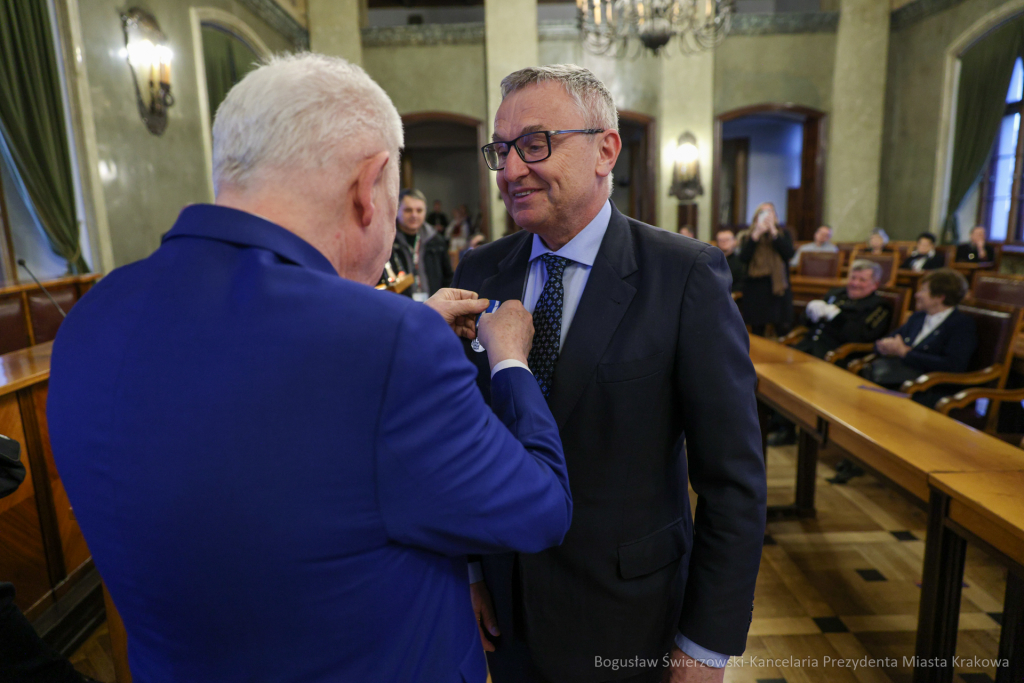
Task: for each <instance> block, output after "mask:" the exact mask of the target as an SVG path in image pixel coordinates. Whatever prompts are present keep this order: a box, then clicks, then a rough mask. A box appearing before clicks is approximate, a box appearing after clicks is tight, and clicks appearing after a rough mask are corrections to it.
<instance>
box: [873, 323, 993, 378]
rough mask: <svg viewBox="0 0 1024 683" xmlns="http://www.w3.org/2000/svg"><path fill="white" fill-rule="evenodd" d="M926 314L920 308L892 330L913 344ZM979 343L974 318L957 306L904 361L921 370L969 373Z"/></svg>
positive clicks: (894, 334) (905, 341) (895, 334)
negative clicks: (896, 328)
mask: <svg viewBox="0 0 1024 683" xmlns="http://www.w3.org/2000/svg"><path fill="white" fill-rule="evenodd" d="M926 316H927V314H926V313H925V312H924V311H917V312H916V313H914V314H913V315H912V316H910V318H909V319H908V320H907V322H905V323H904V324H903V325H901V326H900V328H899V329H898V330H896V331H895V332H894V333H893V336H897V335H898V336H900V337H902V338H903V342H904V343H905V344H908V345H911V344H913V343H914V340H915V339H917V335H919V334H920V333H921V328H922V327H924V319H925V317H926ZM977 345H978V335H977V332H976V331H975V325H974V318H972V317H971V316H969V315H967V314H966V313H961V312H960V311H959V310H957V309H953V312H952V313H950V314H949V317H948V318H946V319H945V320H944V321H942V324H941V325H939V326H938V327H936V328H935V329H934V330H932V332H931V334H929V335H928V336H927V337H925V338H924V339H923V340H921V343H920V344H918V345H917V346H915V347H914V348H912V349H911V350H910V351H908V352H907V355H906V356H904V358H903V363H904V364H905V365H907V366H909V367H911V368H913V369H915V370H920V371H921V372H966V371H967V368H968V366H969V365H970V362H971V356H973V355H974V349H975V348H976V347H977Z"/></svg>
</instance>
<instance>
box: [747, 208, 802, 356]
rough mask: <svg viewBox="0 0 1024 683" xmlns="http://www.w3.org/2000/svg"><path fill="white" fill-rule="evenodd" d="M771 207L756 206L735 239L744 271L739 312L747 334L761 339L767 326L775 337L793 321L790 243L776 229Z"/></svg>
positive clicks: (791, 254)
mask: <svg viewBox="0 0 1024 683" xmlns="http://www.w3.org/2000/svg"><path fill="white" fill-rule="evenodd" d="M778 221H779V219H778V215H777V214H776V213H775V205H774V204H772V203H771V202H764V203H762V204H759V205H758V207H757V209H756V210H755V211H754V220H752V221H751V223H750V228H749V229H748V230H744V231H743V232H741V233H740V235H739V241H740V247H739V253H740V262H741V263H743V265H744V266H746V268H747V274H746V277H744V278H743V287H742V291H743V298H741V299H740V311H741V312H742V313H743V322H745V323H746V324H747V325H750V329H751V331H752V332H753V333H754V334H756V335H759V336H764V334H765V332H766V331H767V327H768V325H772V326H774V327H775V334H777V335H783V334H786V333H787V332H789V328H790V327H791V326H792V320H793V290H792V288H791V287H790V286H789V268H788V267H787V266H786V263H788V261H789V259H791V258H793V242H792V241H791V240H790V238H789V233H788V232H787V231H786V230H784V229H782V228H780V227H779V224H778Z"/></svg>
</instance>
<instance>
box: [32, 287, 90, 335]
mask: <svg viewBox="0 0 1024 683" xmlns="http://www.w3.org/2000/svg"><path fill="white" fill-rule="evenodd" d="M47 289H48V290H49V292H50V294H52V295H53V299H54V301H56V302H57V303H58V304H60V307H61V308H63V309H64V312H65V313H67V312H68V311H70V310H71V307H72V306H74V305H75V303H76V302H77V301H78V290H77V289H75V286H74V285H73V284H69V285H62V286H59V287H47ZM28 307H29V312H30V313H31V315H32V334H33V336H35V339H36V344H42V343H43V342H48V341H53V339H54V338H55V337H56V336H57V329H58V328H59V327H60V324H61V323H62V322H64V316H62V315H61V314H60V313H59V312H58V311H57V309H56V308H54V307H53V302H51V301H50V300H49V298H47V296H46V295H45V294H43V292H42V291H40V290H38V289H36V290H30V291H29V292H28Z"/></svg>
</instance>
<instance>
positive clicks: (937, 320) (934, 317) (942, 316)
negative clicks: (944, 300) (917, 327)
mask: <svg viewBox="0 0 1024 683" xmlns="http://www.w3.org/2000/svg"><path fill="white" fill-rule="evenodd" d="M954 308H956V306H950V307H949V308H947V309H946V310H944V311H939V312H938V313H932V314H931V315H927V316H925V318H924V319H925V322H928V321H932V322H934V324H935V326H936V327H938V326H939V325H941V324H942V323H944V322H946V318H948V317H949V316H950V314H951V313H952V312H953V309H954Z"/></svg>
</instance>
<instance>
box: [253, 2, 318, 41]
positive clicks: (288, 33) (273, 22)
mask: <svg viewBox="0 0 1024 683" xmlns="http://www.w3.org/2000/svg"><path fill="white" fill-rule="evenodd" d="M239 2H241V3H242V5H244V6H245V7H246V9H248V10H249V11H250V12H252V13H253V14H255V15H256V16H258V17H259V18H260V19H262V20H263V21H265V22H267V23H268V24H270V27H271V28H273V29H274V30H275V31H277V32H278V33H280V34H281V35H283V36H284V37H285V38H287V39H288V41H289V42H291V44H292V45H294V46H295V47H296V48H298V49H300V50H308V49H309V31H308V30H307V29H306V28H305V27H303V25H302V24H300V23H299V22H298V21H296V20H295V17H293V16H292V15H291V14H289V13H288V12H287V10H285V9H284V8H283V7H281V6H280V5H279V4H277V2H275V0H239Z"/></svg>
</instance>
